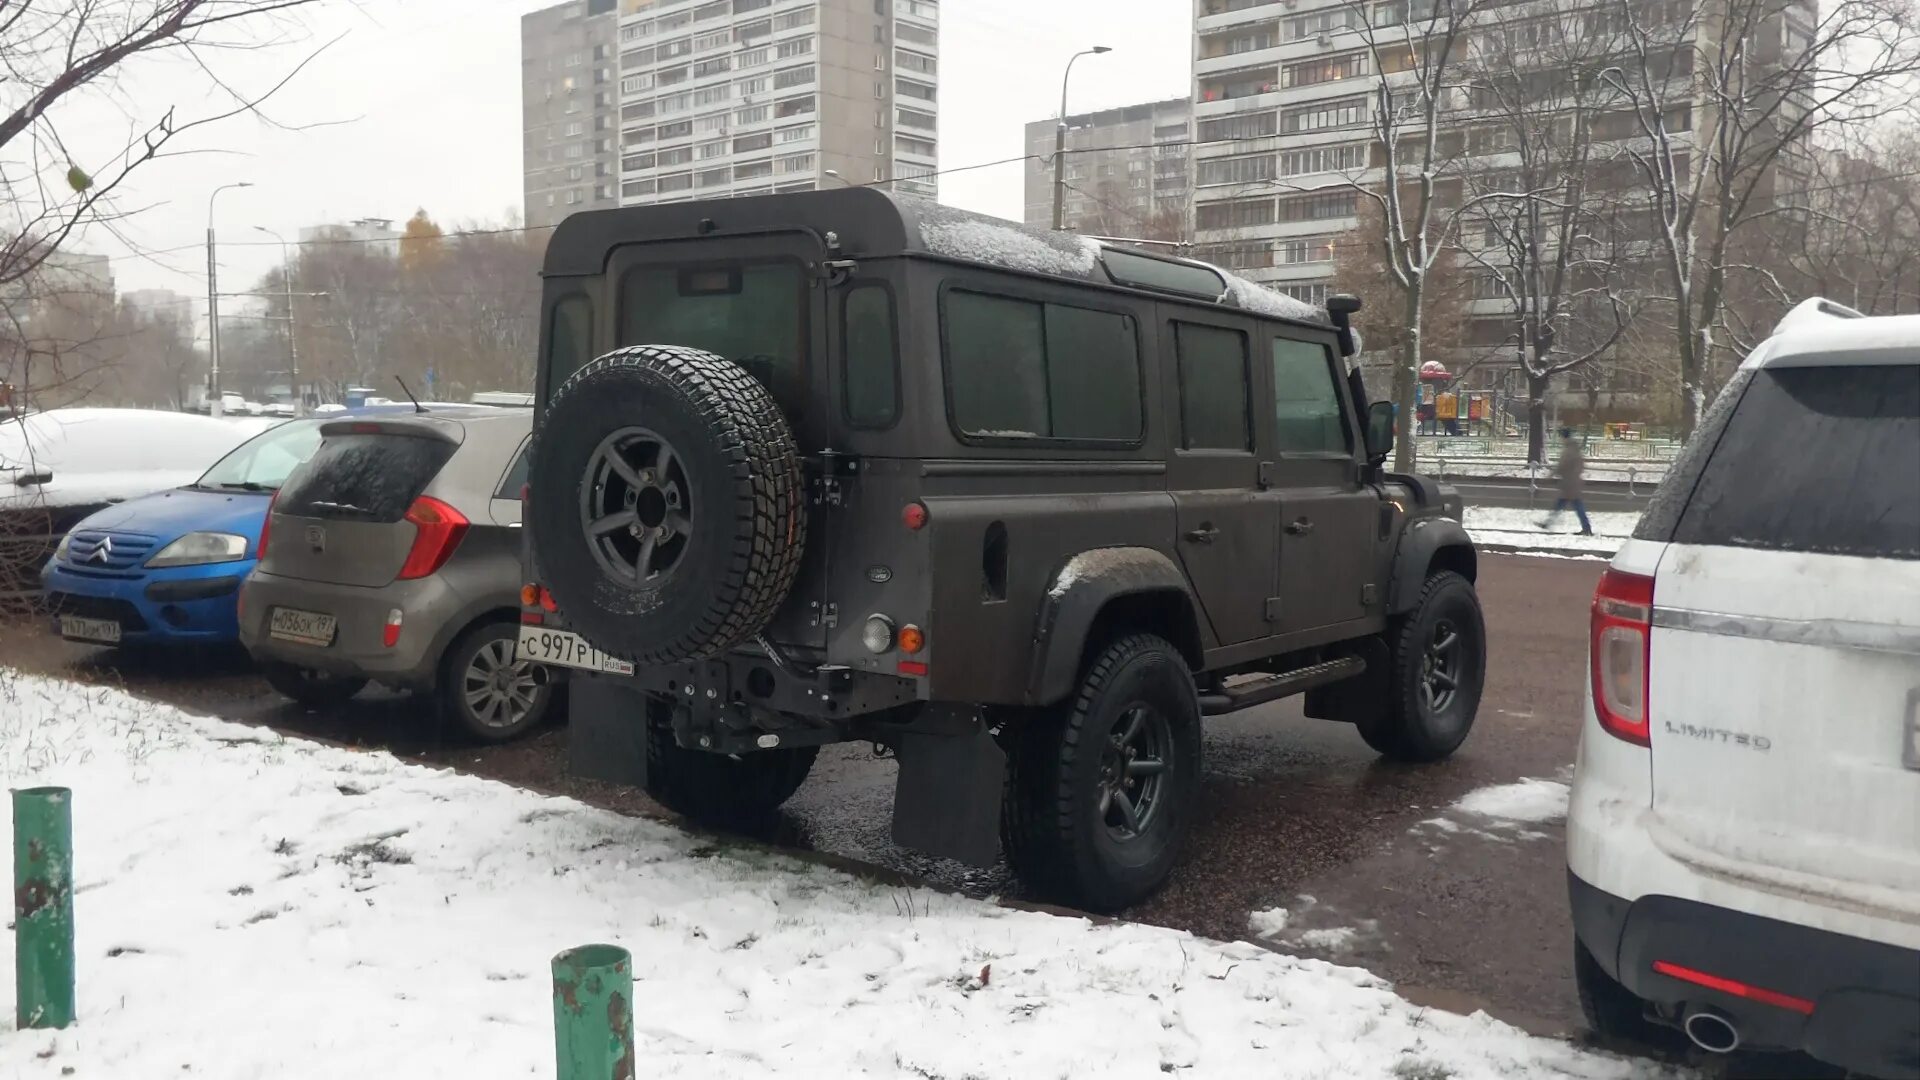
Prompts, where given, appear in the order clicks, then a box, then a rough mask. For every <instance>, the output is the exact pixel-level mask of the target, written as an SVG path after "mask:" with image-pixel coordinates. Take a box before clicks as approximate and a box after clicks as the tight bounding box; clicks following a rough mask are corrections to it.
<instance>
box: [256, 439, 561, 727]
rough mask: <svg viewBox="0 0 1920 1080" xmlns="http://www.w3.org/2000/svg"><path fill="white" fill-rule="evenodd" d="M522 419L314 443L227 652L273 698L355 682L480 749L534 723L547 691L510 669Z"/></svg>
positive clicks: (333, 697)
mask: <svg viewBox="0 0 1920 1080" xmlns="http://www.w3.org/2000/svg"><path fill="white" fill-rule="evenodd" d="M531 419H532V417H531V414H530V413H529V412H528V411H526V410H520V409H493V408H451V409H448V408H437V409H435V410H433V411H432V412H421V413H412V414H404V415H400V416H392V417H380V418H378V419H352V420H339V421H335V422H333V423H329V424H326V425H325V426H323V427H322V428H321V429H320V435H321V443H320V448H319V449H318V450H316V451H315V452H314V454H313V456H312V457H311V458H309V459H308V460H307V462H306V464H304V465H302V466H301V467H300V468H299V469H297V470H296V471H295V472H294V473H293V474H292V475H291V476H289V477H288V478H287V481H286V484H285V486H283V487H282V488H281V489H280V492H279V494H278V496H276V497H275V499H274V504H273V508H272V510H270V511H269V512H268V514H267V525H266V528H265V529H264V530H263V532H262V535H261V538H260V548H261V554H260V564H259V567H258V568H257V569H256V570H255V571H254V572H253V575H252V576H251V577H249V578H248V579H247V582H246V585H245V586H244V587H243V588H242V590H241V593H240V640H241V641H242V643H244V644H245V645H246V647H247V650H248V651H249V652H251V653H252V654H253V656H254V659H255V660H257V661H259V663H260V664H261V665H262V668H263V670H264V671H265V673H266V676H267V679H268V681H269V682H270V683H272V684H273V686H274V688H275V689H277V690H279V691H280V692H281V693H283V694H285V695H287V696H288V697H290V698H293V699H294V700H296V701H299V702H302V703H304V704H308V705H314V706H322V705H331V704H337V703H339V702H343V701H345V700H346V699H348V698H350V697H352V696H353V695H354V694H356V693H358V692H359V691H360V689H361V688H362V687H364V686H365V685H366V684H367V683H368V682H370V681H371V682H378V683H381V684H384V685H387V686H391V687H394V688H396V689H403V690H412V691H417V692H422V693H431V694H433V695H434V697H435V699H436V700H437V702H438V705H439V708H440V710H441V713H442V715H443V716H444V717H445V718H446V720H447V721H449V722H450V723H452V724H453V725H455V726H456V727H457V728H459V729H461V730H464V731H465V732H466V733H468V734H470V735H472V736H473V737H475V738H477V739H480V740H483V741H487V742H501V741H505V740H507V739H511V738H513V737H515V736H517V735H519V734H521V733H522V732H525V731H527V730H528V729H530V728H532V727H534V726H536V725H537V724H539V723H540V722H541V720H542V719H544V717H545V715H546V713H547V711H548V709H549V708H550V707H551V705H552V702H553V696H554V693H555V691H556V689H557V687H556V685H555V681H554V677H553V675H552V674H551V673H550V672H549V671H548V669H545V668H542V667H540V666H539V665H537V664H532V663H529V662H527V661H523V660H520V659H518V658H517V657H516V656H515V655H514V644H515V639H516V632H517V628H518V621H519V605H520V490H521V487H522V486H523V485H524V484H525V482H526V471H527V465H526V454H527V434H528V430H529V427H530V426H531Z"/></svg>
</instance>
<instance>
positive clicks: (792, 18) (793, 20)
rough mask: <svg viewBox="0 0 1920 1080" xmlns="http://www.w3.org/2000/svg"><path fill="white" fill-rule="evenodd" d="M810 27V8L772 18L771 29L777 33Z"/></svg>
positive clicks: (811, 15)
mask: <svg viewBox="0 0 1920 1080" xmlns="http://www.w3.org/2000/svg"><path fill="white" fill-rule="evenodd" d="M762 6H765V5H762ZM812 25H813V9H812V8H810V7H809V8H802V9H800V10H799V11H789V12H787V13H786V14H784V15H775V16H774V17H773V29H774V31H775V32H778V31H781V30H792V29H794V28H795V27H800V26H812Z"/></svg>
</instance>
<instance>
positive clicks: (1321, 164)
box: [1280, 143, 1367, 176]
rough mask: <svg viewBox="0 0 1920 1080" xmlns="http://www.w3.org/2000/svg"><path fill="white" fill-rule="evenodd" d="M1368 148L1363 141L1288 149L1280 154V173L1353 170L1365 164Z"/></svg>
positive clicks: (1302, 173)
mask: <svg viewBox="0 0 1920 1080" xmlns="http://www.w3.org/2000/svg"><path fill="white" fill-rule="evenodd" d="M1366 149H1367V148H1366V146H1365V144H1363V143H1345V144H1342V145H1340V146H1316V147H1313V148H1311V149H1308V150H1287V151H1284V152H1282V153H1281V155H1280V175H1281V176H1301V175H1304V174H1307V173H1321V172H1351V171H1352V170H1354V169H1359V168H1362V167H1363V166H1364V164H1365V161H1366Z"/></svg>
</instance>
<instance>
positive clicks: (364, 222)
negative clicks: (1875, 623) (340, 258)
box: [300, 218, 401, 259]
mask: <svg viewBox="0 0 1920 1080" xmlns="http://www.w3.org/2000/svg"><path fill="white" fill-rule="evenodd" d="M400 236H401V232H400V230H399V229H396V228H394V227H393V219H392V218H355V219H353V220H352V221H340V222H334V223H331V224H326V225H303V226H301V228H300V242H301V243H302V244H325V243H354V244H363V245H365V250H367V251H371V252H378V253H379V254H381V255H385V256H387V257H388V258H396V259H397V258H399V257H400Z"/></svg>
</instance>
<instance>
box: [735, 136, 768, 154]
mask: <svg viewBox="0 0 1920 1080" xmlns="http://www.w3.org/2000/svg"><path fill="white" fill-rule="evenodd" d="M772 145H773V135H772V134H770V133H768V132H764V131H763V132H761V133H760V134H758V135H742V136H740V137H739V138H737V139H735V140H733V152H734V153H736V154H745V153H750V152H752V151H754V150H765V149H766V148H768V147H770V146H772Z"/></svg>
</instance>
